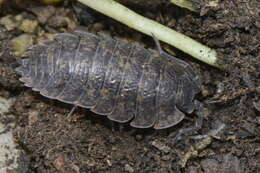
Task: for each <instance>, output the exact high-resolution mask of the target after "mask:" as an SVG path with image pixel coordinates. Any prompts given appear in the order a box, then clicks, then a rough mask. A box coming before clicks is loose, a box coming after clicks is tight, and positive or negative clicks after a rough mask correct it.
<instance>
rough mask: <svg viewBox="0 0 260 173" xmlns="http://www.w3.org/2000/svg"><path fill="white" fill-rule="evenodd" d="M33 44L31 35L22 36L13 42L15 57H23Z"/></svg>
mask: <svg viewBox="0 0 260 173" xmlns="http://www.w3.org/2000/svg"><path fill="white" fill-rule="evenodd" d="M32 44H33V37H32V35H30V34H22V35H19V36H18V37H15V38H13V39H12V40H11V46H12V48H13V50H14V54H15V56H21V55H22V54H23V53H24V52H25V51H26V49H27V48H28V47H29V46H31V45H32Z"/></svg>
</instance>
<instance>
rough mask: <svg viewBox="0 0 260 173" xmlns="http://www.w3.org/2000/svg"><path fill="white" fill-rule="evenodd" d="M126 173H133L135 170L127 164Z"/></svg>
mask: <svg viewBox="0 0 260 173" xmlns="http://www.w3.org/2000/svg"><path fill="white" fill-rule="evenodd" d="M125 171H126V172H130V173H133V172H134V171H135V170H134V168H133V167H132V166H130V165H129V164H125Z"/></svg>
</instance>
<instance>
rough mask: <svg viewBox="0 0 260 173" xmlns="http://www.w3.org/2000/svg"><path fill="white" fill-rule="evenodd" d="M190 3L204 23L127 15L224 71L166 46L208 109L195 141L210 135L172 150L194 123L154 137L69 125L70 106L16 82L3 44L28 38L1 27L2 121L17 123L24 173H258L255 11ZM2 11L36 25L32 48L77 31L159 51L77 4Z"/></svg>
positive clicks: (84, 115)
mask: <svg viewBox="0 0 260 173" xmlns="http://www.w3.org/2000/svg"><path fill="white" fill-rule="evenodd" d="M194 1H195V0H194ZM212 2H213V1H212ZM214 2H217V1H214ZM196 4H197V5H198V6H199V7H200V8H201V12H200V14H197V13H193V12H190V11H188V10H185V9H181V8H179V7H176V6H173V5H170V4H167V3H162V4H159V5H158V4H157V5H156V6H154V7H150V8H147V7H145V6H136V5H135V6H130V7H131V9H134V10H135V11H137V12H138V13H140V14H142V15H144V16H146V17H149V18H151V19H154V20H157V21H158V22H160V23H162V24H164V25H167V26H169V27H171V28H173V29H175V30H177V31H179V32H181V33H184V34H186V35H187V36H190V37H192V38H194V39H196V40H198V41H200V42H201V43H203V44H206V45H208V46H210V47H212V48H214V49H215V50H216V51H217V52H218V55H219V58H221V60H222V61H224V62H225V63H227V64H228V65H229V68H228V69H227V70H226V71H220V70H218V69H216V68H213V67H210V66H208V65H206V64H203V63H201V62H198V61H196V60H193V59H192V58H191V57H190V56H188V55H186V54H184V53H182V52H180V51H178V50H176V49H174V48H172V47H170V46H169V45H166V44H164V43H162V47H163V48H164V50H165V51H167V52H168V53H170V54H172V55H176V56H177V57H179V58H182V59H184V60H185V61H187V62H189V63H190V64H191V65H192V66H193V67H194V69H195V70H196V72H197V73H198V74H199V76H200V78H201V80H202V85H203V89H202V92H201V94H200V95H198V99H199V100H200V101H201V102H203V103H204V105H205V111H204V112H205V119H204V123H203V127H202V129H201V130H199V131H198V132H197V134H198V135H204V134H214V135H211V136H208V137H206V138H202V136H198V137H201V138H198V139H190V138H183V139H182V140H180V141H174V136H175V135H176V133H177V132H178V130H179V129H181V128H184V127H191V126H193V124H194V120H195V119H196V117H195V116H194V115H187V118H186V119H185V120H184V121H183V122H182V123H181V124H179V125H178V126H175V127H173V128H170V129H167V130H157V131H156V130H153V129H135V128H132V127H130V126H129V125H128V124H117V123H113V122H111V121H109V120H108V119H107V118H106V117H104V116H100V115H95V114H93V113H91V112H90V111H88V110H85V109H81V108H80V109H77V110H76V111H75V113H74V114H73V115H72V116H71V117H67V116H66V115H68V113H69V112H70V110H71V108H72V105H67V104H64V103H60V102H58V101H55V100H50V99H47V98H44V97H43V96H41V95H39V94H38V93H37V92H34V91H32V90H31V89H30V88H26V87H24V86H23V85H22V84H21V83H20V82H19V81H18V78H19V77H18V75H17V74H15V72H14V67H15V64H16V63H15V57H14V56H13V51H12V50H11V47H10V46H9V45H10V42H11V40H12V39H13V38H16V37H18V36H19V35H21V34H23V33H24V32H25V31H21V29H19V28H17V27H15V28H14V29H11V30H8V29H7V28H6V26H4V25H0V40H1V45H0V96H2V97H5V98H10V97H14V98H15V99H16V101H15V104H14V105H13V107H12V109H11V110H10V112H8V113H6V114H5V115H3V116H1V117H0V118H1V121H2V122H5V123H8V122H10V121H12V122H13V121H15V122H16V123H17V128H16V131H15V136H16V140H17V142H18V143H19V145H20V147H21V148H22V149H23V150H24V151H25V153H26V156H27V157H28V158H29V159H28V167H29V170H30V172H33V173H47V172H50V173H55V172H62V173H74V172H75V173H77V172H163V173H165V172H260V166H259V163H260V136H259V134H260V128H259V127H260V116H259V109H260V100H259V92H260V88H259V79H260V78H259V72H260V69H259V40H260V32H259V27H260V22H259V12H258V11H257V10H258V9H259V2H258V1H257V0H252V1H243V2H242V1H241V2H240V1H232V0H231V1H220V2H219V3H215V4H214V3H212V4H213V5H212V4H211V5H209V4H210V3H209V1H204V0H201V1H198V0H196ZM4 6H5V7H2V8H1V11H0V15H1V19H2V18H3V17H6V16H7V15H10V18H11V19H13V18H15V16H17V15H22V16H23V19H22V20H25V19H30V20H32V21H37V23H38V27H39V28H38V29H37V30H35V31H33V32H32V33H29V34H30V35H31V36H32V37H33V40H34V43H37V41H38V40H41V39H43V38H45V39H46V38H47V37H48V36H49V34H53V33H59V32H65V31H71V30H73V29H75V28H76V27H77V28H78V27H79V25H81V27H82V26H84V29H86V30H87V31H90V32H94V33H96V32H101V33H103V34H108V35H110V36H112V37H114V38H120V39H123V40H126V41H128V42H138V43H139V44H141V45H143V46H145V47H148V48H155V45H154V43H153V40H152V38H150V37H147V36H144V35H142V34H140V33H138V32H136V31H134V30H132V29H129V28H127V27H126V26H124V25H122V24H119V23H118V22H116V21H113V20H112V19H109V18H108V17H105V16H103V15H100V14H99V13H97V12H94V11H92V10H91V9H88V8H82V7H80V6H78V5H75V4H74V5H72V4H71V3H64V4H61V5H59V6H56V7H47V6H42V5H40V4H37V3H36V4H30V5H25V4H23V3H21V2H20V1H17V3H12V4H10V3H7V4H4ZM158 9H159V10H158ZM10 115H15V118H13V116H10ZM10 117H11V118H10ZM193 135H194V134H193Z"/></svg>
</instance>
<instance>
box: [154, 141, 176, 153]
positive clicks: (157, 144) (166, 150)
mask: <svg viewBox="0 0 260 173" xmlns="http://www.w3.org/2000/svg"><path fill="white" fill-rule="evenodd" d="M152 145H153V146H154V147H155V148H157V149H158V150H160V151H163V152H164V153H165V154H167V153H169V152H170V151H171V148H170V147H168V146H166V145H164V144H163V143H161V142H160V141H153V142H152Z"/></svg>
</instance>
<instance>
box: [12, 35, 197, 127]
mask: <svg viewBox="0 0 260 173" xmlns="http://www.w3.org/2000/svg"><path fill="white" fill-rule="evenodd" d="M26 56H27V57H28V58H27V59H23V60H22V61H21V66H20V67H18V68H17V69H16V71H17V72H19V74H20V75H21V78H20V80H21V81H22V82H24V83H25V85H26V86H28V87H32V89H33V90H35V91H39V92H40V93H41V94H42V95H43V96H46V97H48V98H52V99H57V100H60V101H62V102H66V103H70V104H74V105H77V106H80V107H84V108H89V109H91V111H93V112H95V113H97V114H100V115H107V117H108V118H109V119H111V120H114V121H117V122H122V123H123V122H128V121H131V126H133V127H138V128H148V127H154V128H155V129H163V128H167V127H171V126H174V125H176V124H178V123H179V122H180V121H181V120H183V118H184V116H185V114H184V112H186V113H191V112H193V110H194V108H195V100H194V97H195V95H196V94H197V93H198V92H199V91H200V85H201V84H200V81H199V78H198V76H197V75H196V74H195V73H194V71H193V69H192V68H191V66H190V65H189V64H187V63H186V62H184V61H182V60H180V59H177V58H175V57H173V56H170V55H169V54H167V53H165V52H161V53H159V52H158V51H154V50H148V49H145V48H143V47H140V46H138V45H133V44H128V43H124V42H122V41H119V40H115V39H112V38H109V37H105V36H97V35H94V34H91V33H88V32H83V31H74V32H73V33H61V34H57V35H56V37H55V39H54V40H48V41H44V42H42V43H40V44H38V45H35V46H33V47H31V48H30V49H29V50H28V51H27V52H26Z"/></svg>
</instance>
